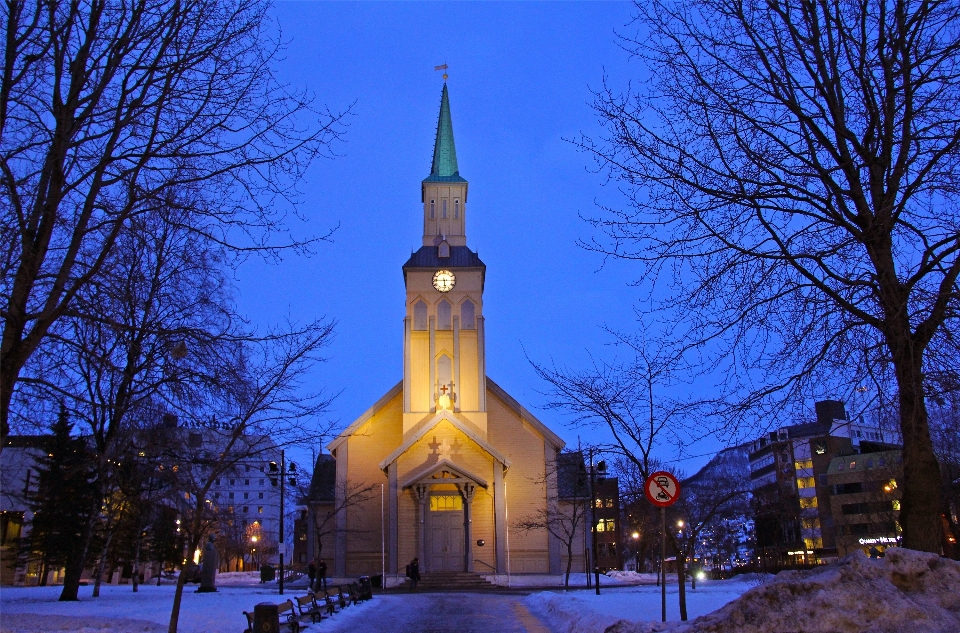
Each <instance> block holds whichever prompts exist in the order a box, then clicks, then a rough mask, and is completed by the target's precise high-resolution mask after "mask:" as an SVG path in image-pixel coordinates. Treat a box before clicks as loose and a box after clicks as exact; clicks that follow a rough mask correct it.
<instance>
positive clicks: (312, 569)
mask: <svg viewBox="0 0 960 633" xmlns="http://www.w3.org/2000/svg"><path fill="white" fill-rule="evenodd" d="M316 577H317V564H316V561H310V564H309V565H307V578H309V579H310V584H309V585H308V587H307V588H308V589H310V591H313V581H314V579H315V578H316Z"/></svg>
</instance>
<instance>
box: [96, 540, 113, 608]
mask: <svg viewBox="0 0 960 633" xmlns="http://www.w3.org/2000/svg"><path fill="white" fill-rule="evenodd" d="M112 540H113V531H112V530H111V532H110V534H108V535H107V540H106V541H104V543H103V549H102V550H101V551H100V562H99V563H97V578H96V579H95V580H94V581H93V597H94V598H99V597H100V584H101V583H102V582H103V571H104V569H105V568H106V566H107V553H109V551H110V541H112Z"/></svg>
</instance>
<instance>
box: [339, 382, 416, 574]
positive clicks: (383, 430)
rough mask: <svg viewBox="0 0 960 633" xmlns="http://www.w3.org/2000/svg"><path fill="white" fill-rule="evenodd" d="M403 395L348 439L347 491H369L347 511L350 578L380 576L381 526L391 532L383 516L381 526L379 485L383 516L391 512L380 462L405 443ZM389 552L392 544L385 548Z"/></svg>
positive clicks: (392, 401)
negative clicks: (365, 489) (403, 435)
mask: <svg viewBox="0 0 960 633" xmlns="http://www.w3.org/2000/svg"><path fill="white" fill-rule="evenodd" d="M402 428H403V394H402V393H399V394H397V396H395V397H394V398H393V399H391V400H390V402H388V403H387V404H386V405H385V406H384V407H383V408H382V409H380V410H379V411H377V412H376V413H375V414H374V415H373V416H372V417H371V419H370V420H369V421H367V422H366V423H365V424H364V425H363V426H361V427H360V428H359V429H357V431H356V432H354V433H353V435H351V436H350V437H349V438H348V439H347V442H348V443H349V450H348V452H347V454H348V455H349V457H350V458H351V459H349V462H348V464H347V487H348V489H350V488H355V487H357V486H362V487H369V490H368V492H367V498H366V500H364V501H362V502H359V503H356V504H353V505H350V506H349V507H348V508H347V525H346V573H347V575H348V576H358V575H364V574H368V575H369V574H379V573H380V569H381V542H382V541H381V539H382V535H381V526H382V527H383V528H384V529H386V530H388V527H389V526H388V525H387V524H386V521H387V520H388V519H389V517H388V516H384V523H381V513H380V485H381V484H383V486H384V495H385V500H384V513H387V512H388V510H389V500H388V499H386V485H387V478H386V476H385V475H384V473H383V472H382V471H381V470H380V468H379V463H380V461H381V460H382V459H383V458H385V457H386V456H387V455H389V454H390V452H391V451H392V450H393V449H395V448H396V447H397V446H398V445H399V444H400V442H401V441H402ZM386 547H387V551H388V552H389V547H390V545H389V543H387V544H386Z"/></svg>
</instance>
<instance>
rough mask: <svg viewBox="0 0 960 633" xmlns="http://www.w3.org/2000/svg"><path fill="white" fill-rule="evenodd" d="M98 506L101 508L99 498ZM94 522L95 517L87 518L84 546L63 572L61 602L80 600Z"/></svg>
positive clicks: (68, 562)
mask: <svg viewBox="0 0 960 633" xmlns="http://www.w3.org/2000/svg"><path fill="white" fill-rule="evenodd" d="M97 507H98V509H99V499H98V502H97ZM95 516H96V513H93V514H92V515H91V517H95ZM93 524H94V519H93V518H90V519H88V520H87V524H86V525H85V526H84V534H83V546H82V547H81V548H80V551H78V552H76V555H75V556H74V557H73V558H72V559H70V560H68V561H67V566H66V568H65V569H64V573H63V590H62V591H61V592H60V598H59V600H60V602H73V601H75V600H79V597H78V595H79V593H80V578H81V577H82V576H83V566H84V564H85V563H86V562H87V553H88V552H89V551H90V541H91V540H92V539H93Z"/></svg>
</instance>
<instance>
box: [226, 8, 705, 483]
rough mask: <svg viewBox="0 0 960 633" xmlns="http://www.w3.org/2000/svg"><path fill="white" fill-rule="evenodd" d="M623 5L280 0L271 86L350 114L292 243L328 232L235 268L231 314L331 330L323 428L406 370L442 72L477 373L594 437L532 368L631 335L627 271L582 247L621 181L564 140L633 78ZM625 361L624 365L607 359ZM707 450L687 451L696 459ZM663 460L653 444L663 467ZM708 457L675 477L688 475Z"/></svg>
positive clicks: (313, 176)
mask: <svg viewBox="0 0 960 633" xmlns="http://www.w3.org/2000/svg"><path fill="white" fill-rule="evenodd" d="M632 9H633V6H632V4H630V3H626V2H582V3H577V2H543V3H540V2H518V3H508V2H490V3H486V2H457V3H439V2H425V3H381V2H364V3H346V2H279V3H277V4H276V5H275V7H274V9H273V15H274V16H275V18H276V20H277V22H278V24H279V26H280V28H281V29H282V32H283V36H284V38H286V39H288V40H289V46H288V48H287V50H286V51H285V53H284V55H283V60H282V61H281V62H280V63H279V64H278V71H279V74H280V76H281V78H282V79H284V80H285V81H287V82H289V83H290V84H292V85H293V86H302V87H306V88H307V89H309V90H310V91H312V92H314V93H315V95H316V99H317V102H318V103H319V104H321V105H323V104H325V105H327V106H329V107H330V108H331V109H332V110H342V109H344V108H346V107H347V106H348V105H349V104H351V103H353V102H356V103H355V105H354V107H353V116H351V117H350V118H349V123H350V125H349V128H348V129H347V131H346V136H345V142H344V143H342V144H339V145H338V146H337V147H336V148H335V149H336V151H337V152H338V153H339V154H340V156H339V157H338V158H336V159H334V160H324V161H319V162H318V163H316V164H315V165H314V166H313V167H312V168H311V170H310V172H309V173H308V176H307V178H306V180H305V181H304V182H303V183H302V190H303V192H304V194H305V195H304V204H303V206H302V209H301V210H302V212H303V213H304V214H305V215H306V216H307V217H308V225H307V227H299V228H300V230H301V232H305V231H310V232H313V233H322V232H324V231H325V230H326V229H328V228H330V227H333V226H336V225H338V224H339V230H337V232H336V234H335V236H334V241H333V243H331V244H326V245H322V246H321V247H320V248H319V250H318V252H317V253H316V254H315V255H314V256H312V257H309V258H296V257H290V258H287V259H286V260H285V261H284V262H282V263H281V264H279V265H265V264H262V263H258V262H251V263H247V264H245V265H244V266H243V267H242V268H241V269H240V270H239V271H238V273H237V277H238V279H237V286H238V288H239V294H240V302H241V310H242V311H243V312H244V313H246V314H247V315H249V316H250V317H251V319H252V320H253V321H254V322H255V323H257V324H260V325H264V326H265V325H267V324H269V323H271V322H276V321H279V320H281V319H283V318H285V317H286V316H288V315H289V316H290V317H292V318H293V319H295V320H299V321H301V322H303V321H307V320H309V319H311V318H314V317H316V316H322V315H325V316H326V317H328V318H330V319H336V320H337V322H338V326H337V334H336V340H335V341H334V343H333V344H332V345H331V346H330V347H329V348H328V350H327V356H328V358H329V360H328V362H326V363H325V364H324V365H322V366H321V367H319V368H318V369H317V370H316V371H314V372H313V373H312V374H311V376H310V384H308V385H307V386H308V388H323V389H325V390H326V391H328V392H339V391H341V390H342V393H341V395H340V396H339V397H338V398H337V399H336V401H335V403H334V405H333V409H332V411H331V418H332V419H336V420H339V422H340V423H341V424H344V425H345V424H348V423H349V422H351V421H352V420H353V419H354V418H355V417H356V416H358V415H360V414H361V413H362V412H363V411H365V410H366V409H367V408H368V407H369V406H370V405H371V404H373V402H374V401H376V400H377V399H378V398H379V397H380V396H381V395H382V394H383V393H384V392H385V391H386V390H388V389H389V388H390V387H392V386H393V385H394V384H396V382H397V381H399V380H400V378H401V372H402V356H401V355H402V343H403V341H402V319H403V316H404V288H403V275H402V273H401V266H402V265H403V263H404V262H405V261H406V260H407V258H408V257H409V256H410V253H411V251H413V250H415V249H416V248H418V247H419V246H420V240H421V226H422V225H421V221H422V216H421V213H422V211H421V206H420V181H421V180H422V179H423V178H424V177H426V176H427V175H428V173H429V171H430V160H431V157H432V150H433V142H434V133H435V129H436V122H437V113H438V110H439V104H440V91H441V87H442V78H441V76H440V75H441V73H440V72H435V71H434V66H436V65H438V64H443V63H447V64H449V66H450V69H449V71H448V72H449V74H450V79H449V81H448V87H449V90H450V103H451V111H452V115H453V127H454V134H455V138H456V148H457V158H458V161H459V167H460V174H461V175H462V176H463V177H465V178H466V179H467V180H468V181H469V182H470V198H469V202H468V205H467V222H468V225H467V243H468V245H469V246H470V247H471V248H472V249H474V250H476V251H478V253H479V255H480V257H481V259H483V261H484V262H485V263H486V265H487V278H486V288H485V293H484V314H485V316H486V323H487V373H488V374H489V375H490V376H491V377H492V378H493V379H494V380H495V381H497V382H498V383H499V384H500V385H501V386H503V387H504V388H505V389H506V390H507V391H508V392H509V393H511V394H512V395H513V396H514V397H516V398H517V399H518V400H519V401H520V402H521V403H523V404H524V405H525V406H526V407H527V408H528V409H530V410H531V411H532V412H534V414H535V415H537V416H538V417H540V419H541V420H543V421H544V422H545V423H547V424H548V425H549V426H551V428H553V429H554V430H555V431H556V432H558V433H559V434H560V435H561V436H562V437H563V438H564V439H565V440H566V441H567V443H568V447H570V446H571V445H572V446H575V445H576V442H577V436H578V434H579V435H580V436H581V437H582V438H583V439H584V440H585V441H589V440H590V439H591V438H592V437H593V434H594V433H596V431H592V430H589V429H575V428H571V427H569V426H567V425H566V424H565V422H564V420H563V418H562V417H561V416H560V415H559V414H557V413H555V412H552V411H546V410H543V409H542V406H543V403H544V400H545V398H544V396H543V395H542V394H541V392H542V391H544V390H545V386H544V384H543V383H542V382H541V381H540V380H539V379H538V378H537V377H536V375H535V374H534V371H533V369H532V368H531V367H530V365H529V363H528V361H527V359H526V356H525V354H526V355H529V356H530V358H532V359H534V360H536V361H538V362H547V363H549V362H551V360H553V361H556V362H557V363H558V364H561V365H567V366H570V367H577V366H582V365H583V364H585V363H587V362H589V353H593V354H594V355H597V356H601V357H606V358H612V357H613V356H615V355H616V354H617V352H616V350H613V349H611V348H610V347H609V345H608V344H609V343H610V337H609V336H608V335H607V334H605V333H604V332H603V331H602V330H601V327H602V326H603V325H609V326H612V327H614V328H617V329H622V330H626V331H630V330H633V329H635V327H636V323H635V316H634V308H635V306H636V301H637V299H638V297H640V296H641V294H642V292H641V291H640V290H638V289H637V288H633V287H630V286H629V282H630V280H631V278H632V275H633V274H635V270H633V269H632V268H631V266H630V265H629V264H627V263H624V262H606V263H604V262H603V260H602V259H601V258H600V257H599V256H598V255H596V254H594V253H589V252H586V251H584V250H583V249H581V248H579V247H578V246H577V245H576V240H577V239H578V238H588V237H590V235H591V229H590V227H589V226H588V225H587V224H586V223H585V222H583V221H582V220H581V219H580V217H579V215H580V214H583V215H591V214H593V213H594V212H595V211H594V210H595V205H596V204H597V203H598V202H605V203H610V204H614V205H619V204H622V201H623V200H622V198H621V197H620V194H619V193H618V191H617V186H616V184H605V181H604V178H603V176H602V175H599V174H597V173H594V172H593V171H592V170H591V168H592V161H591V160H590V158H589V157H588V156H587V155H585V154H583V153H580V152H578V151H577V149H576V148H575V147H574V146H573V145H572V144H571V143H569V142H567V141H565V140H564V139H571V138H574V137H576V136H578V135H579V134H580V133H581V132H582V133H585V134H587V135H594V136H596V135H597V133H598V131H599V127H598V124H597V122H596V117H595V116H594V115H593V113H592V111H591V109H590V107H589V102H590V101H591V99H592V97H591V92H590V90H591V88H594V89H595V88H598V87H599V86H600V84H601V81H602V79H603V77H604V75H606V76H607V77H608V80H609V81H610V82H611V83H612V84H613V85H615V86H620V87H626V84H627V82H628V81H629V80H633V81H637V80H642V79H643V76H642V72H643V70H642V67H641V65H640V64H639V63H637V62H636V61H635V60H633V61H631V60H630V59H629V57H628V55H627V54H626V53H625V52H624V51H623V50H622V49H620V48H619V47H618V45H617V41H616V37H615V33H614V32H615V30H617V29H620V30H623V29H627V30H628V31H629V29H630V28H631V27H630V26H629V23H630V20H631V15H632ZM621 356H623V357H624V358H626V356H625V355H624V354H623V353H621ZM717 446H718V445H717V444H713V443H709V444H704V443H701V446H697V447H694V450H692V453H694V454H696V453H707V452H709V451H710V450H713V449H715V448H716V447H717ZM673 454H674V452H673V450H672V448H670V447H667V448H666V449H665V451H664V452H663V454H662V457H663V458H666V459H669V458H670V457H671V456H672V455H673ZM706 459H707V458H706V457H704V458H701V459H692V460H686V461H684V462H681V463H678V464H676V466H678V467H680V468H683V469H684V470H686V471H687V472H688V473H689V472H693V471H694V470H696V468H697V467H699V466H700V465H701V464H702V463H704V462H705V461H706Z"/></svg>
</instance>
